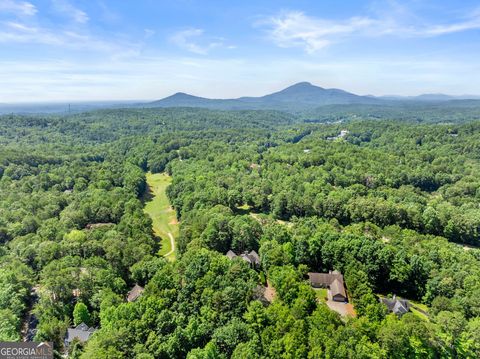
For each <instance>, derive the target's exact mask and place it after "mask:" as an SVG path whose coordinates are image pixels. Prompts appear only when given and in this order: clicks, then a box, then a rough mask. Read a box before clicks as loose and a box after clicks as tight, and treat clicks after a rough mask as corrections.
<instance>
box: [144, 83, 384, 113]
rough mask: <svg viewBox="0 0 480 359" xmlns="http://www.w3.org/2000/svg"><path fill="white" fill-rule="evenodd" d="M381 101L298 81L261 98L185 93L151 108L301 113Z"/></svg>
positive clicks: (155, 104) (154, 103) (152, 103)
mask: <svg viewBox="0 0 480 359" xmlns="http://www.w3.org/2000/svg"><path fill="white" fill-rule="evenodd" d="M382 102H383V100H381V99H379V98H375V97H370V96H358V95H355V94H353V93H350V92H346V91H343V90H339V89H325V88H322V87H319V86H314V85H312V84H311V83H309V82H299V83H297V84H295V85H292V86H289V87H287V88H286V89H284V90H281V91H278V92H274V93H272V94H269V95H265V96H261V97H240V98H236V99H208V98H204V97H197V96H192V95H189V94H186V93H182V92H179V93H176V94H174V95H172V96H169V97H166V98H164V99H162V100H158V101H154V102H151V103H149V104H147V105H148V106H151V107H204V108H214V109H233V110H239V109H276V110H304V109H311V108H316V107H319V106H324V105H344V104H368V105H375V104H381V103H382Z"/></svg>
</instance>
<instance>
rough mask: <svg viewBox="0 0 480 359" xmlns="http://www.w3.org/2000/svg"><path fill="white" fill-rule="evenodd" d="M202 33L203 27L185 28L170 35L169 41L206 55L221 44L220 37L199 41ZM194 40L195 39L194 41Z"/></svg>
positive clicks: (182, 47)
mask: <svg viewBox="0 0 480 359" xmlns="http://www.w3.org/2000/svg"><path fill="white" fill-rule="evenodd" d="M203 34H204V31H203V29H187V30H182V31H179V32H177V33H175V34H173V35H172V36H171V37H170V41H171V42H172V43H174V44H175V45H177V46H178V47H180V48H181V49H184V50H187V51H190V52H193V53H195V54H199V55H206V54H208V52H209V51H210V50H212V49H214V48H216V47H220V46H223V41H222V39H214V40H213V41H207V42H205V41H200V40H201V36H202V35H203ZM195 40H196V41H195Z"/></svg>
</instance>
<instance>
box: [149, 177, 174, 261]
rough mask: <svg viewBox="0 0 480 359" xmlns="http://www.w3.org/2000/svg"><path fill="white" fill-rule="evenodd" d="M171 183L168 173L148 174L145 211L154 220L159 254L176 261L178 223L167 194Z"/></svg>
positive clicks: (153, 224)
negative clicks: (158, 240)
mask: <svg viewBox="0 0 480 359" xmlns="http://www.w3.org/2000/svg"><path fill="white" fill-rule="evenodd" d="M171 182H172V178H171V177H170V176H169V175H167V174H166V173H150V172H149V173H147V192H146V193H145V207H144V211H145V213H147V214H148V215H149V216H150V218H151V219H152V227H153V232H154V233H155V235H156V236H157V237H158V238H159V239H160V241H161V242H160V244H161V248H160V251H159V254H160V255H162V256H164V257H166V258H168V259H170V260H174V259H175V238H177V236H178V221H177V216H176V212H175V210H174V209H173V208H172V206H171V205H170V201H169V200H168V197H167V194H166V189H167V187H168V186H169V185H170V183H171Z"/></svg>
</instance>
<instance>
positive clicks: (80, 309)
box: [73, 302, 90, 326]
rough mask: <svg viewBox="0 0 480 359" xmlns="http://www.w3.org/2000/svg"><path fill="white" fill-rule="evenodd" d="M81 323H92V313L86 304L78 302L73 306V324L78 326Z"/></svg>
mask: <svg viewBox="0 0 480 359" xmlns="http://www.w3.org/2000/svg"><path fill="white" fill-rule="evenodd" d="M81 323H85V324H86V325H89V324H90V313H89V312H88V308H87V306H86V305H85V304H83V303H82V302H78V303H77V304H75V307H74V308H73V325H75V326H76V325H79V324H81Z"/></svg>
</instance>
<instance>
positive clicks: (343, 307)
mask: <svg viewBox="0 0 480 359" xmlns="http://www.w3.org/2000/svg"><path fill="white" fill-rule="evenodd" d="M327 296H328V300H327V305H328V307H329V308H330V309H331V310H333V311H335V312H337V313H338V314H340V315H341V316H342V317H345V316H347V315H350V316H352V317H355V315H356V314H355V310H354V309H353V305H352V304H350V303H343V302H336V301H334V300H333V299H332V294H331V292H330V289H329V290H328V291H327Z"/></svg>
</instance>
